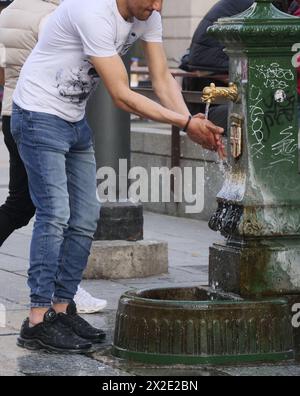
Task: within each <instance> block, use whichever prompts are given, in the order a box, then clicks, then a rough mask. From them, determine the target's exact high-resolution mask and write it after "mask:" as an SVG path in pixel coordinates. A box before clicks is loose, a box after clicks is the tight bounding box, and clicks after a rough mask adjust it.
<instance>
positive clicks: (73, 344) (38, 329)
mask: <svg viewBox="0 0 300 396" xmlns="http://www.w3.org/2000/svg"><path fill="white" fill-rule="evenodd" d="M61 315H62V314H56V312H55V311H54V310H53V309H52V308H51V309H49V311H47V312H46V313H45V316H44V321H43V322H42V323H40V324H38V325H36V326H34V327H30V326H29V319H28V318H27V319H26V320H25V321H24V323H23V325H22V328H21V333H20V337H19V338H18V341H17V345H18V346H20V347H22V348H26V349H30V350H44V351H47V352H56V353H62V352H65V353H87V352H89V351H90V349H91V347H92V344H91V343H90V342H88V341H87V340H84V339H82V338H80V337H78V336H77V335H76V334H74V332H73V331H72V330H71V329H70V327H68V326H65V325H63V323H62V321H61V320H59V318H60V316H61Z"/></svg>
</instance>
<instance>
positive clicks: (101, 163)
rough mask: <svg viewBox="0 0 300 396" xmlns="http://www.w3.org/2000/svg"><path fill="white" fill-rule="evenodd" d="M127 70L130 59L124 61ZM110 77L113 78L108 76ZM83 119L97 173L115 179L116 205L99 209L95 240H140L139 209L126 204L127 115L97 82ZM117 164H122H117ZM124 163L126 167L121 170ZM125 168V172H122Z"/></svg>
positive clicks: (112, 203) (128, 152) (140, 206)
mask: <svg viewBox="0 0 300 396" xmlns="http://www.w3.org/2000/svg"><path fill="white" fill-rule="evenodd" d="M124 63H125V65H126V68H127V70H128V71H129V68H130V56H129V55H128V56H126V57H125V59H124ZM112 77H113V76H112ZM87 119H88V123H89V125H90V127H91V128H92V130H93V132H94V140H95V154H96V162H97V170H99V169H100V168H102V167H111V168H113V169H114V170H115V172H116V175H117V183H116V197H117V201H118V202H108V203H105V204H103V205H102V208H101V214H100V220H99V223H98V229H97V232H96V234H95V239H96V240H97V239H98V240H129V241H137V240H141V239H143V207H142V205H141V204H134V203H132V202H130V201H128V200H127V199H128V177H127V176H128V169H130V114H128V113H126V112H124V111H122V110H120V109H118V108H117V107H116V106H115V105H114V103H113V101H112V99H111V97H110V95H109V93H108V92H107V89H106V88H105V86H104V84H103V83H102V82H100V85H99V86H98V88H97V90H96V91H95V92H94V94H93V95H92V96H91V98H90V100H89V102H88V106H87ZM120 160H122V162H121V163H120ZM124 160H126V161H127V167H125V166H124ZM125 168H126V169H125Z"/></svg>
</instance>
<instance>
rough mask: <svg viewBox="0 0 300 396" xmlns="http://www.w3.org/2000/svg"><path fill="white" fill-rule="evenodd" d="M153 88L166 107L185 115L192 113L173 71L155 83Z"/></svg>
mask: <svg viewBox="0 0 300 396" xmlns="http://www.w3.org/2000/svg"><path fill="white" fill-rule="evenodd" d="M153 88H154V90H155V93H156V95H157V96H158V98H159V99H160V102H161V104H162V105H163V106H164V107H166V108H167V109H169V110H173V111H175V112H176V113H180V114H183V115H185V116H188V115H189V114H190V111H189V109H188V108H187V105H186V103H185V101H184V98H183V96H182V92H181V89H180V87H179V85H178V83H177V82H176V80H175V79H174V78H173V76H172V75H171V73H170V74H169V75H168V76H167V77H166V78H165V79H164V81H163V82H159V83H158V84H155V83H154V84H153Z"/></svg>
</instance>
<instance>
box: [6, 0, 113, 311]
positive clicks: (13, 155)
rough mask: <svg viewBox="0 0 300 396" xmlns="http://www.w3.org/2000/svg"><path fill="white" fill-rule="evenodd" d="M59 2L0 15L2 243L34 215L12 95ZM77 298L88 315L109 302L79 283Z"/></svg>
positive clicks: (20, 2)
mask: <svg viewBox="0 0 300 396" xmlns="http://www.w3.org/2000/svg"><path fill="white" fill-rule="evenodd" d="M1 3H3V4H1ZM4 3H5V4H4ZM11 3H12V1H5V2H3V1H2V2H0V8H1V7H3V8H5V7H7V6H8V5H10V4H11ZM59 3H60V0H14V2H13V4H11V5H10V6H9V7H8V8H7V9H6V10H5V11H3V13H2V15H1V16H0V37H1V39H0V45H1V44H2V46H3V45H4V47H5V53H4V52H3V53H2V56H4V54H5V58H7V59H4V60H3V66H4V67H0V85H2V86H5V90H4V97H3V104H2V111H1V114H2V130H3V134H4V142H5V145H6V147H7V149H8V151H9V156H10V180H9V195H8V197H7V200H6V202H5V204H3V205H2V206H1V207H0V246H1V245H2V244H3V243H4V242H5V240H6V239H7V238H8V237H9V236H10V235H11V234H12V233H13V232H14V231H15V230H17V229H19V228H21V227H24V226H26V225H27V224H28V223H29V222H30V220H31V219H32V217H33V216H34V214H35V207H34V205H33V203H32V201H31V197H30V193H29V188H28V178H27V173H26V170H25V167H24V164H23V161H22V159H21V158H20V155H19V153H18V149H17V145H16V143H15V141H14V139H13V137H12V135H11V128H10V123H11V114H12V95H13V91H14V89H15V87H16V84H17V80H18V78H19V74H20V71H21V68H22V66H23V64H24V62H25V61H26V59H27V57H28V56H29V54H30V52H31V50H32V49H33V48H34V46H35V45H36V42H37V40H38V36H39V33H40V31H41V30H42V29H43V27H44V25H45V24H46V22H47V19H48V17H49V15H50V14H51V13H52V12H53V11H54V10H55V9H56V7H57V5H58V4H59ZM20 20H22V24H20ZM2 48H3V47H2ZM0 56H1V53H0ZM0 60H1V58H0ZM0 66H1V63H0ZM74 301H75V303H76V305H77V310H78V312H79V313H86V314H89V313H96V312H99V311H101V310H103V309H104V308H105V307H106V305H107V302H106V300H102V299H96V298H94V297H92V296H91V295H90V294H89V293H88V292H86V291H85V290H84V289H82V288H81V287H80V286H79V288H78V291H77V294H76V296H75V299H74Z"/></svg>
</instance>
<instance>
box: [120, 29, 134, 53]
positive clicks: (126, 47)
mask: <svg viewBox="0 0 300 396" xmlns="http://www.w3.org/2000/svg"><path fill="white" fill-rule="evenodd" d="M137 40H138V36H137V34H136V33H135V32H130V34H129V35H128V37H127V40H126V42H125V44H122V45H121V47H120V48H117V51H118V54H119V55H120V56H124V55H126V54H127V52H128V51H129V50H130V48H131V47H132V46H133V44H134V43H135V42H136V41H137Z"/></svg>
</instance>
